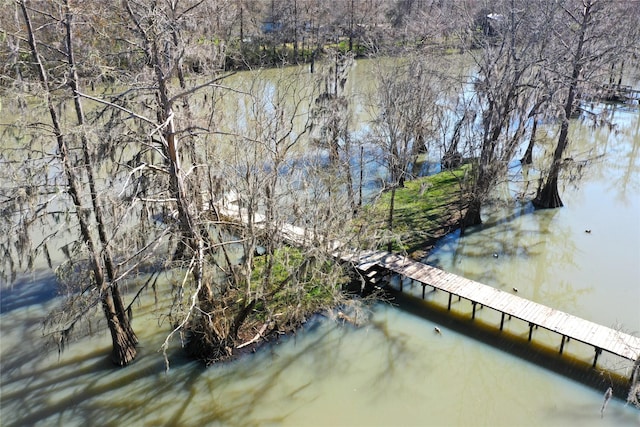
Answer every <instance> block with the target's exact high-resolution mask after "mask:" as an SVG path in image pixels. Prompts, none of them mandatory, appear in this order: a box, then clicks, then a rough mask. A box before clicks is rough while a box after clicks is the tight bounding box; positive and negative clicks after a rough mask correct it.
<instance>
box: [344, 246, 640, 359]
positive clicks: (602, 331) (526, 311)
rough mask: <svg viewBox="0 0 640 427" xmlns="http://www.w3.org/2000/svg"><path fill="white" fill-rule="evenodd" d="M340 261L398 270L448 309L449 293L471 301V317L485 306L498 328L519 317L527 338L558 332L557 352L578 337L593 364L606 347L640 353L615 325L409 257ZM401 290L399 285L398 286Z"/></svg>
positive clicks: (638, 343) (369, 255)
mask: <svg viewBox="0 0 640 427" xmlns="http://www.w3.org/2000/svg"><path fill="white" fill-rule="evenodd" d="M341 258H342V260H343V261H346V262H350V263H352V264H354V265H355V266H356V268H357V269H358V270H360V271H361V272H362V273H363V274H366V273H367V272H368V271H371V268H372V267H378V268H381V269H384V270H386V271H388V272H391V273H395V274H399V275H401V276H404V277H406V278H408V279H411V280H414V281H417V282H419V283H421V284H422V289H423V292H422V296H423V298H424V289H425V287H426V286H430V287H433V288H434V289H438V290H442V291H445V292H447V293H449V304H448V307H447V308H448V309H449V310H450V309H451V299H452V297H453V296H457V297H459V298H464V299H466V300H469V301H471V304H472V305H473V313H472V318H475V312H476V306H477V305H478V304H479V305H480V306H481V307H482V306H484V307H489V308H491V309H493V310H496V311H498V312H500V313H502V318H501V321H500V330H502V328H503V326H504V319H505V316H509V318H511V317H515V318H517V319H521V320H523V321H524V322H527V323H528V324H529V340H531V335H532V332H533V329H534V327H536V326H538V327H541V328H545V329H548V330H550V331H553V332H555V333H557V334H559V335H561V336H562V341H561V344H560V353H561V354H562V351H563V349H564V345H565V342H567V341H568V340H569V339H572V340H576V341H580V342H582V343H585V344H587V345H590V346H593V348H594V349H595V357H594V360H593V366H594V367H595V365H596V362H597V360H598V356H599V355H600V353H602V351H607V352H609V353H612V354H614V355H617V356H620V357H623V358H625V359H628V360H631V361H634V362H635V361H636V360H638V357H640V337H635V336H633V335H629V334H625V333H623V332H620V331H617V330H615V329H611V328H608V327H606V326H602V325H599V324H597V323H593V322H590V321H588V320H585V319H581V318H579V317H576V316H573V315H571V314H567V313H564V312H562V311H559V310H555V309H553V308H550V307H547V306H545V305H542V304H538V303H536V302H533V301H530V300H528V299H525V298H521V297H519V296H517V295H514V294H512V293H510V292H505V291H502V290H500V289H496V288H493V287H491V286H487V285H483V284H482V283H479V282H476V281H473V280H469V279H466V278H464V277H461V276H458V275H455V274H452V273H447V272H446V271H443V270H441V269H439V268H435V267H432V266H429V265H427V264H423V263H420V262H416V261H412V260H410V259H409V258H406V257H403V256H400V255H395V254H391V253H389V252H384V251H380V252H360V253H355V254H350V255H342V256H341ZM400 290H402V288H400Z"/></svg>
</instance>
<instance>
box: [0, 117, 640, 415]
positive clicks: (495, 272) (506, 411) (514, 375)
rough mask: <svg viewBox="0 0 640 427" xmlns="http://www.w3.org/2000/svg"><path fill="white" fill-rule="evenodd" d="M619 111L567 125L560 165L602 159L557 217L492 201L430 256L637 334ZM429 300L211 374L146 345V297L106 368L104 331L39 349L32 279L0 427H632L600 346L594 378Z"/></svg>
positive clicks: (547, 341)
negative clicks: (117, 357) (596, 121)
mask: <svg viewBox="0 0 640 427" xmlns="http://www.w3.org/2000/svg"><path fill="white" fill-rule="evenodd" d="M614 119H615V121H616V123H617V125H618V128H617V129H618V130H617V132H609V131H608V130H605V129H599V130H594V129H592V128H590V127H589V126H587V125H582V126H578V127H577V128H576V130H575V133H574V136H573V138H574V140H576V141H577V140H579V141H580V143H579V144H577V145H576V147H575V153H573V155H574V156H575V157H576V158H577V157H579V156H583V157H584V156H587V154H585V153H589V154H588V155H589V156H591V157H595V155H599V154H603V155H604V156H602V157H598V159H597V160H595V161H594V162H593V163H592V164H591V165H590V166H588V168H587V169H586V173H585V178H584V179H583V181H582V182H581V183H580V184H579V186H578V187H574V186H571V185H567V186H566V188H564V189H563V190H562V192H561V193H562V197H563V201H564V202H565V207H564V208H562V209H557V210H552V211H533V210H532V209H531V208H530V207H529V205H526V204H525V205H523V206H522V207H513V206H510V207H493V208H490V209H487V211H486V212H485V213H484V215H485V225H484V226H482V227H481V228H480V229H478V230H475V231H474V232H472V233H469V234H468V235H467V236H466V237H464V238H463V239H460V238H459V237H458V236H455V235H453V236H450V237H448V238H447V239H445V240H444V241H443V242H442V243H441V244H440V245H439V246H438V248H437V249H436V250H435V251H434V252H433V253H432V254H431V255H430V256H429V258H428V259H427V262H430V263H433V264H436V265H439V266H441V267H443V268H445V269H447V270H449V271H452V272H455V273H458V274H461V275H464V276H466V277H469V278H472V279H474V280H478V281H481V282H483V283H485V284H488V285H491V286H495V287H498V288H503V289H510V288H511V287H513V286H517V287H518V289H519V294H520V295H521V296H523V297H526V298H530V299H532V300H535V301H537V302H540V303H542V304H545V305H548V306H551V307H554V308H557V309H560V310H563V311H566V312H568V313H571V314H574V315H577V316H580V317H583V318H585V319H588V320H591V321H594V322H598V323H601V324H604V325H607V326H610V327H614V328H620V329H622V330H625V331H626V332H628V333H634V334H638V333H640V154H639V153H640V114H638V111H637V110H626V109H622V108H619V109H618V110H617V111H616V112H615V114H614ZM514 173H517V172H514ZM505 191H507V192H508V191H509V189H507V190H505ZM587 229H589V230H591V233H585V230H587ZM493 254H497V255H498V257H494V256H493ZM420 290H421V288H420ZM427 300H428V301H427V302H426V303H425V304H424V305H423V303H416V302H415V301H403V300H400V301H391V302H390V303H389V304H385V303H381V304H378V305H376V306H375V307H373V309H372V318H371V322H370V323H368V324H366V325H365V326H363V327H361V328H359V329H356V328H353V327H351V326H349V325H344V324H341V323H336V322H335V321H333V320H327V319H323V318H318V319H315V321H314V322H311V323H310V324H309V325H308V326H307V327H306V328H305V329H304V330H302V331H300V332H299V333H298V334H297V335H296V336H293V337H289V338H285V339H283V340H282V341H281V342H279V343H277V344H274V345H271V346H269V347H267V348H264V349H262V350H261V351H259V352H257V353H255V354H250V355H247V356H246V357H243V358H241V359H239V360H236V361H234V362H232V363H228V364H223V365H218V366H212V367H210V368H203V367H202V366H201V365H199V364H197V363H194V362H192V361H189V360H187V359H185V358H184V357H183V356H182V353H181V351H180V349H179V343H178V342H175V343H174V345H173V349H172V351H171V353H170V360H171V368H170V370H169V371H165V366H164V361H163V358H162V354H161V353H160V352H159V348H160V346H161V344H162V342H163V340H164V338H165V336H166V334H167V332H168V330H169V325H167V324H166V323H163V319H162V318H158V317H157V316H156V315H155V314H153V312H152V308H153V297H152V295H146V296H145V299H144V301H143V303H142V305H141V306H140V307H139V308H138V309H137V313H138V314H137V316H136V318H135V319H134V328H135V329H136V331H137V332H138V334H139V337H140V346H141V351H140V355H139V357H138V359H137V360H136V361H135V362H134V363H133V364H132V365H131V366H129V367H127V368H124V369H114V368H113V367H112V366H111V364H110V362H109V361H108V358H107V355H108V352H109V347H110V339H109V336H108V333H107V332H105V331H98V332H96V334H95V336H94V337H92V338H83V339H80V340H77V341H75V342H73V343H72V344H71V345H70V346H69V347H68V348H67V349H66V350H65V352H63V353H62V354H61V355H59V354H58V353H57V351H55V350H53V351H49V352H46V351H44V350H43V338H42V331H41V327H40V322H41V319H42V316H43V315H44V314H45V313H46V312H47V310H48V309H50V308H51V307H53V306H54V305H55V304H56V302H57V301H56V297H55V284H54V282H53V280H52V278H51V277H49V276H47V275H45V274H42V275H38V274H34V275H32V276H29V277H25V278H23V279H22V280H21V281H19V282H18V283H17V284H15V285H14V286H13V287H12V288H8V287H7V285H5V284H3V286H2V294H1V299H0V301H1V304H0V357H1V361H0V369H1V372H0V380H1V395H0V398H1V406H0V425H2V426H54V425H59V426H83V425H92V426H93V425H100V426H373V425H379V426H409V425H416V426H418V425H420V426H569V425H571V426H598V427H602V426H637V425H640V411H638V410H637V409H634V408H632V407H630V406H628V405H626V404H625V402H624V401H623V400H621V399H613V400H612V401H610V402H609V404H608V406H607V408H606V411H605V412H604V417H601V412H600V409H601V406H602V402H603V394H604V392H605V390H606V385H607V384H608V383H609V382H610V378H612V377H613V376H615V375H621V376H624V375H628V373H629V365H630V364H629V363H626V362H624V361H623V360H620V359H617V358H615V357H610V356H607V355H606V354H603V355H602V356H601V358H600V359H599V360H598V368H599V369H598V370H595V371H589V370H588V369H587V370H586V371H585V370H583V369H584V366H585V365H587V366H590V364H591V362H592V360H593V359H592V358H593V349H592V348H589V347H587V346H583V345H581V344H580V343H575V342H571V343H569V345H568V346H567V347H566V348H565V354H564V355H563V356H562V361H561V362H560V363H558V360H557V359H558V357H557V356H556V355H555V353H556V351H557V347H558V346H559V341H560V337H558V336H555V335H554V334H551V333H546V332H545V331H542V330H536V331H534V337H533V342H532V343H531V344H526V343H525V344H520V342H521V341H523V339H522V337H523V336H525V337H526V334H527V332H528V328H527V325H526V324H519V323H518V321H516V320H514V321H511V322H508V323H507V325H506V326H505V334H504V335H506V336H510V339H509V340H504V339H503V338H501V337H498V338H496V337H495V334H492V332H491V326H490V325H495V324H496V318H498V319H499V317H497V316H499V315H497V314H496V313H491V311H490V310H480V311H479V312H478V313H477V315H476V322H475V324H474V325H471V324H470V322H469V321H468V320H465V319H468V316H467V315H468V312H469V311H470V310H471V307H470V305H469V306H466V305H465V303H464V301H463V302H461V303H456V304H454V307H453V309H454V310H453V311H454V316H453V317H447V316H443V315H442V314H441V312H442V307H443V304H442V302H443V301H444V307H445V311H446V301H445V300H446V297H444V296H442V295H437V294H429V295H428V296H427ZM467 303H468V302H467ZM456 313H457V314H458V320H456V319H455V314H456ZM497 321H498V322H499V320H497ZM436 326H437V327H439V328H440V330H441V332H442V333H441V334H437V333H435V331H434V328H435V327H436ZM524 341H526V338H525V339H524ZM565 362H568V363H565ZM603 368H606V369H603ZM593 378H596V380H594V379H593ZM598 378H599V380H598Z"/></svg>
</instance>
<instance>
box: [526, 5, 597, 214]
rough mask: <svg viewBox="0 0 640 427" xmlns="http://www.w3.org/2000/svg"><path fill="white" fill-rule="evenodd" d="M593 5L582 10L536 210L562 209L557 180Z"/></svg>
mask: <svg viewBox="0 0 640 427" xmlns="http://www.w3.org/2000/svg"><path fill="white" fill-rule="evenodd" d="M592 7H593V3H592V2H590V1H585V2H584V9H583V10H582V16H581V18H582V22H581V23H580V34H579V36H578V37H579V38H578V46H577V47H576V51H575V54H574V56H573V63H572V66H573V69H572V72H571V81H570V83H569V91H568V92H567V97H566V99H565V104H564V115H563V117H562V124H561V127H560V135H559V136H558V143H557V145H556V149H555V151H554V153H553V160H552V163H551V168H550V169H549V173H548V175H547V178H546V182H545V183H544V185H543V186H542V188H540V189H539V190H538V194H537V195H536V198H535V199H534V200H533V205H534V206H535V207H536V208H538V209H552V208H559V207H562V206H563V204H562V200H561V199H560V193H559V192H558V178H559V176H560V171H561V169H562V159H563V156H564V151H565V149H566V148H567V145H568V143H569V119H570V118H571V116H572V114H573V111H574V103H575V101H576V95H577V92H578V83H579V79H580V74H581V72H582V69H583V67H584V63H583V62H584V61H583V57H584V52H583V48H584V43H585V39H586V35H587V28H588V26H589V23H590V22H591V18H592V16H591V15H592Z"/></svg>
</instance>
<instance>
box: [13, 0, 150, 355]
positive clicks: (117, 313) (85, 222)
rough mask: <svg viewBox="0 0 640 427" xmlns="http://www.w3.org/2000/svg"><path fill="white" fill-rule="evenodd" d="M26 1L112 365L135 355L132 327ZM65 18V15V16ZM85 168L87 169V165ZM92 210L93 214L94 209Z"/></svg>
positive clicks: (31, 42)
mask: <svg viewBox="0 0 640 427" xmlns="http://www.w3.org/2000/svg"><path fill="white" fill-rule="evenodd" d="M26 3H27V2H26V1H21V2H19V4H20V7H21V9H22V14H23V17H24V21H25V25H26V27H27V33H28V38H29V40H28V43H29V47H30V51H31V56H32V57H33V63H34V64H35V66H36V68H37V74H38V76H39V79H40V82H41V84H42V87H43V89H44V96H45V97H46V102H47V106H48V109H49V114H50V116H51V122H52V125H53V132H54V134H55V137H56V141H57V146H58V151H59V156H60V162H61V166H62V171H63V173H64V175H65V177H66V189H65V191H66V193H67V194H68V195H69V196H70V198H71V200H72V201H73V204H74V207H75V212H76V218H77V220H78V226H79V228H80V235H81V237H82V240H83V241H84V244H85V246H86V248H87V250H88V252H89V257H90V262H91V269H92V270H93V271H92V272H93V280H94V281H95V285H96V286H97V287H98V289H100V295H101V298H102V307H103V311H104V314H105V317H106V318H107V323H108V327H109V330H110V332H111V337H112V341H113V351H112V354H111V360H112V361H113V362H114V363H115V364H116V365H119V366H124V365H126V364H128V363H129V362H131V360H133V359H134V358H135V356H136V344H137V342H138V340H137V337H136V336H135V334H134V333H133V329H132V328H131V325H130V323H129V318H128V317H127V314H126V312H125V308H124V304H123V303H122V299H121V297H120V294H119V292H118V290H117V287H112V286H110V285H111V284H110V283H109V282H108V281H107V278H106V277H105V272H104V267H103V265H102V261H101V255H100V250H99V249H98V248H97V246H96V244H95V241H94V238H93V234H92V233H91V224H90V223H89V215H85V214H86V213H87V212H91V211H90V210H89V209H88V208H87V207H85V206H84V204H83V202H82V200H83V193H82V190H81V182H80V180H79V176H78V175H77V174H76V172H75V170H76V168H75V165H73V164H72V162H71V159H70V158H69V148H68V146H67V141H66V139H65V136H64V134H63V133H62V127H61V124H60V119H59V117H58V114H57V112H56V109H55V107H54V104H53V100H52V90H51V89H50V87H49V79H48V77H47V73H46V71H45V67H44V65H43V63H42V60H41V58H40V54H39V51H38V45H37V42H36V40H35V32H34V30H33V26H32V24H31V18H30V15H29V12H28V7H27V5H26ZM67 10H68V4H67ZM67 18H69V16H68V17H67ZM69 29H70V23H68V27H67V30H68V31H69ZM67 40H68V42H70V41H71V34H70V33H69V34H68V35H67ZM68 49H69V51H71V46H68ZM69 60H70V62H69V63H70V66H71V69H72V71H73V70H74V69H73V67H74V65H73V57H72V56H71V57H70V58H69ZM76 107H77V104H76ZM78 111H80V112H81V110H78ZM85 148H86V147H85ZM89 168H90V166H89ZM89 170H90V171H91V169H89ZM94 192H95V190H94ZM94 200H95V199H94ZM94 206H95V205H94ZM93 213H94V214H95V212H93ZM76 321H77V320H76ZM76 321H74V322H72V324H71V325H70V326H68V327H67V329H65V330H64V331H62V337H63V339H65V337H66V336H67V335H68V333H69V332H70V331H71V329H72V328H73V325H74V324H75V322H76Z"/></svg>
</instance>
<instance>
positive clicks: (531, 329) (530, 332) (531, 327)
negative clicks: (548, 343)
mask: <svg viewBox="0 0 640 427" xmlns="http://www.w3.org/2000/svg"><path fill="white" fill-rule="evenodd" d="M533 326H534V324H533V323H529V341H531V334H532V333H533Z"/></svg>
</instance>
